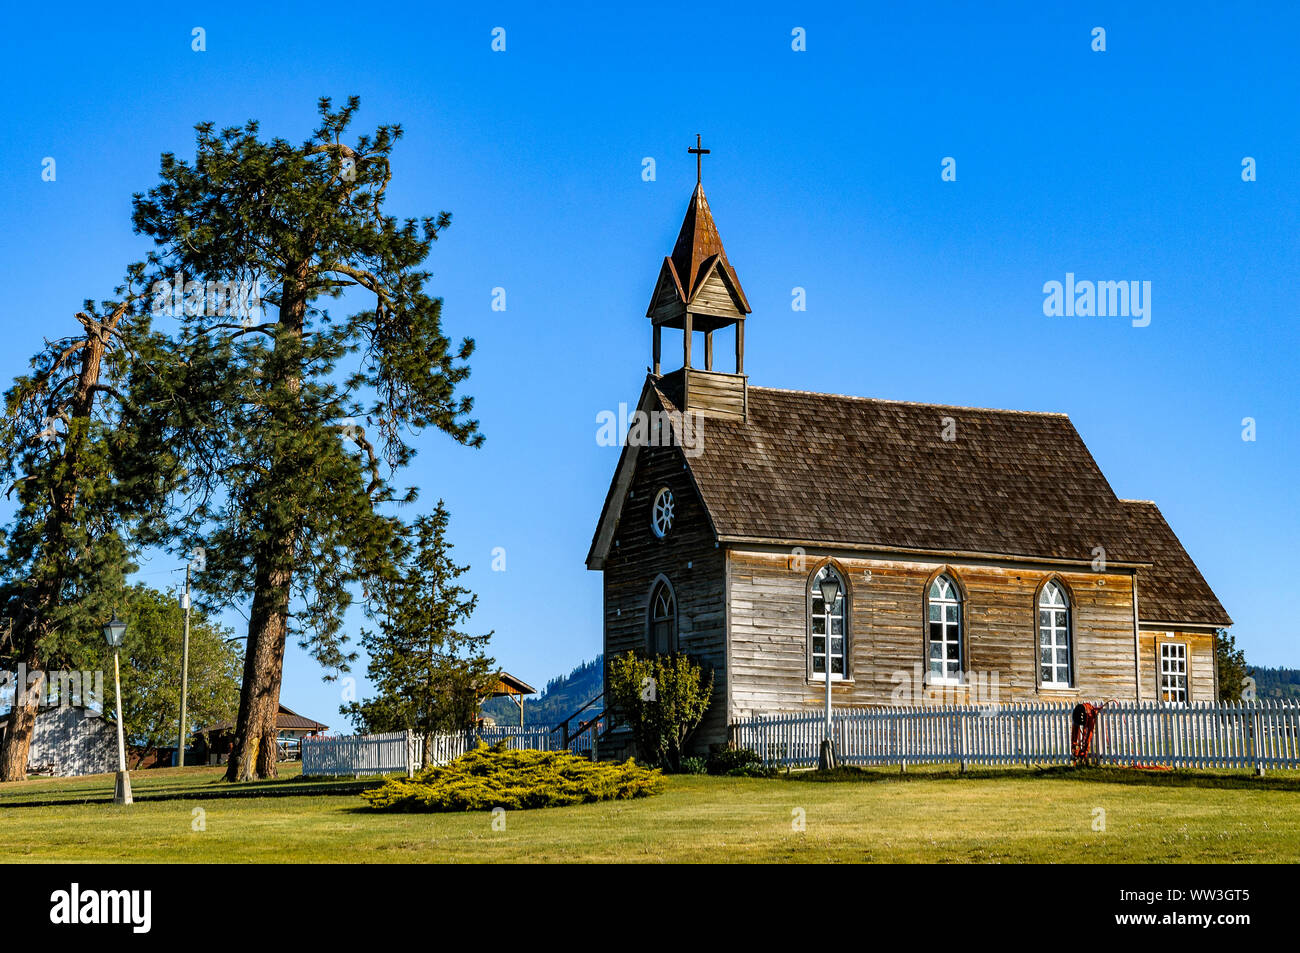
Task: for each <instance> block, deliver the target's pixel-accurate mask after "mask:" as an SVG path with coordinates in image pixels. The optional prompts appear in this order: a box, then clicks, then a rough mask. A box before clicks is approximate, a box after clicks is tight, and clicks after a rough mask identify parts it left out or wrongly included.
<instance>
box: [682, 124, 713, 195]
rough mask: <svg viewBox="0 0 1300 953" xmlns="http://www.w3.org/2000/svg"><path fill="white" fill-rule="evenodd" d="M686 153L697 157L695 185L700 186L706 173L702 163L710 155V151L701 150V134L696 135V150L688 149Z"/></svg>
mask: <svg viewBox="0 0 1300 953" xmlns="http://www.w3.org/2000/svg"><path fill="white" fill-rule="evenodd" d="M686 151H687V152H689V153H690V154H691V155H693V156H695V184H696V185H699V184H700V180H701V178H702V176H703V173H704V169H703V168H702V167H701V165H700V162H701V160H702V159H703V158H704V157H705V156H706V155H708V154H709V151H710V150H708V149H701V148H700V134H699V133H698V132H697V133H696V134H695V148H694V149H687V150H686Z"/></svg>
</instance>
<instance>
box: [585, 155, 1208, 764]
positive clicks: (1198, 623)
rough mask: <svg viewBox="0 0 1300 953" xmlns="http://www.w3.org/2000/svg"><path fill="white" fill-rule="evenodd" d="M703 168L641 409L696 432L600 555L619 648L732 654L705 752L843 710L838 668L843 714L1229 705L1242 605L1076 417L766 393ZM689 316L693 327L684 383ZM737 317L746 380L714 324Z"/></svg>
mask: <svg viewBox="0 0 1300 953" xmlns="http://www.w3.org/2000/svg"><path fill="white" fill-rule="evenodd" d="M691 151H693V152H694V151H695V150H691ZM697 163H698V155H697ZM697 170H698V165H697ZM698 178H699V177H698V174H697V183H696V187H695V192H694V194H693V195H692V196H691V200H690V205H689V207H688V208H687V210H686V218H685V220H684V221H683V222H682V228H681V232H680V234H679V235H678V236H677V242H676V244H675V245H674V247H673V249H672V254H670V255H669V256H668V257H667V258H665V259H664V261H663V264H662V266H661V267H660V269H659V277H658V281H657V282H656V283H655V287H654V293H653V294H652V295H651V298H650V306H649V309H648V310H647V312H646V316H647V317H648V318H649V320H650V327H651V333H652V336H653V355H654V365H653V371H652V373H650V374H649V375H648V377H647V378H646V381H645V385H644V387H643V388H642V391H641V396H640V400H639V403H638V409H639V410H640V411H642V412H644V413H645V414H646V415H647V418H649V419H659V420H665V419H666V420H668V421H670V424H669V425H668V426H670V427H671V428H672V435H675V437H676V439H662V440H654V439H651V440H644V439H640V440H633V439H629V440H628V441H627V442H626V445H625V446H624V447H623V450H622V454H621V456H620V458H619V462H618V467H617V470H616V471H615V473H614V478H613V482H612V484H611V485H610V488H609V492H608V494H607V496H606V498H605V505H604V509H603V510H602V511H601V515H600V521H599V524H598V526H597V529H596V533H595V538H594V539H593V541H592V545H591V550H590V552H589V554H588V556H587V567H588V569H591V570H596V571H599V572H602V573H603V574H604V649H605V658H606V659H607V660H608V659H610V658H612V657H613V656H616V655H619V654H621V653H624V652H629V651H636V652H651V653H654V652H684V653H686V654H688V655H690V656H691V657H693V658H695V659H697V660H699V661H701V662H703V663H704V664H706V665H709V666H711V667H712V669H713V672H714V676H715V682H714V685H715V694H714V699H713V702H712V704H711V706H710V709H709V712H708V714H707V715H706V717H705V721H704V723H703V724H702V725H701V727H700V729H699V730H698V731H697V732H696V736H695V742H696V746H697V747H703V746H705V745H707V744H710V743H717V742H722V741H724V740H725V739H726V730H727V725H728V724H729V723H730V722H732V721H734V720H736V719H741V718H749V717H752V716H754V715H757V714H771V713H777V712H791V711H800V710H805V711H807V710H816V709H819V708H820V707H821V706H822V705H823V704H824V702H823V699H824V694H825V690H826V681H825V680H826V679H827V677H829V678H830V680H831V683H832V684H831V689H832V692H833V698H834V705H835V706H836V707H837V708H839V707H843V706H883V705H890V704H899V703H903V704H923V703H938V704H942V703H945V702H946V703H957V702H961V703H965V702H976V703H987V702H990V701H992V702H998V703H1004V704H1005V703H1014V702H1025V701H1047V700H1053V701H1071V702H1073V701H1075V700H1080V701H1082V700H1089V701H1094V702H1099V701H1103V700H1106V699H1110V698H1115V699H1124V700H1132V699H1142V700H1147V701H1150V700H1160V701H1163V702H1166V703H1169V704H1183V703H1187V702H1191V701H1210V700H1213V699H1214V698H1215V697H1216V694H1217V685H1216V671H1215V652H1214V644H1215V631H1216V629H1219V628H1222V627H1225V626H1228V625H1230V624H1231V620H1230V619H1229V618H1228V615H1227V613H1226V612H1225V611H1224V609H1223V606H1222V605H1220V603H1219V601H1218V599H1217V598H1216V597H1215V595H1214V593H1213V591H1211V589H1210V587H1209V586H1208V585H1207V584H1206V582H1205V580H1204V579H1203V578H1202V576H1201V574H1200V572H1199V571H1198V569H1197V568H1196V565H1195V564H1194V563H1193V562H1192V560H1191V558H1190V557H1189V556H1188V555H1187V552H1186V551H1185V550H1184V549H1183V547H1182V545H1181V544H1180V543H1179V541H1178V537H1177V536H1175V535H1174V533H1173V531H1172V530H1171V529H1170V527H1169V525H1168V523H1166V522H1165V520H1164V517H1163V516H1162V515H1161V513H1160V510H1159V509H1158V508H1157V507H1156V505H1155V504H1154V503H1152V502H1149V501H1145V500H1124V499H1120V498H1119V497H1117V496H1116V495H1115V492H1114V491H1113V490H1112V489H1111V487H1110V484H1109V483H1107V481H1106V478H1105V476H1103V475H1102V473H1101V471H1100V470H1099V469H1098V467H1097V464H1096V462H1095V461H1094V460H1093V458H1092V455H1091V454H1090V453H1089V451H1088V448H1087V446H1085V445H1084V442H1083V440H1082V439H1081V438H1080V436H1079V434H1078V432H1077V431H1076V430H1075V429H1074V426H1073V425H1072V424H1071V423H1070V419H1069V417H1068V416H1066V415H1065V414H1057V413H1037V412H1028V411H1015V410H989V409H982V408H971V407H950V406H943V405H938V404H924V403H912V402H903V401H894V400H876V399H872V398H866V397H849V396H842V395H838V394H818V393H811V392H807V391H797V390H783V389H777V388H767V387H756V386H752V385H751V384H750V383H749V379H748V377H747V376H746V374H745V364H744V360H745V322H746V317H747V315H748V314H749V313H750V307H749V302H748V300H747V299H746V298H745V292H744V290H743V288H742V287H741V284H740V278H739V275H738V274H737V273H736V270H735V269H734V268H733V267H732V265H731V263H730V262H729V261H728V260H727V254H726V252H725V251H724V250H723V247H722V240H721V238H720V237H719V235H718V229H717V226H716V225H715V224H714V220H713V216H712V215H711V213H710V211H709V204H708V201H707V200H706V199H705V197H704V189H703V187H702V185H701V184H700V183H699V181H698ZM665 329H669V330H672V331H680V332H681V349H680V351H676V352H675V353H676V354H680V357H681V361H680V364H681V366H680V367H678V368H676V369H675V370H671V371H669V372H668V373H664V372H663V364H664V361H665V356H664V354H663V350H662V338H663V333H664V331H665ZM732 329H734V340H735V370H734V371H730V370H728V371H723V370H720V369H719V368H718V367H716V366H715V355H714V348H713V342H714V334H715V333H718V332H724V333H730V332H731V331H732ZM694 332H703V334H704V354H703V361H702V362H701V361H700V360H699V355H692V353H691V340H692V336H693V333H694ZM668 363H669V366H671V365H672V364H675V363H677V361H676V359H675V357H673V358H670V359H669V360H668ZM701 363H702V366H698V365H700V364H701ZM656 412H657V416H656ZM692 424H693V426H692ZM828 576H829V577H831V583H832V585H831V586H830V591H832V592H834V591H838V593H839V595H838V596H836V597H834V601H833V603H831V604H827V600H826V598H825V595H824V593H823V588H822V586H821V582H822V581H823V580H826V579H827V578H828ZM833 584H837V585H833ZM828 673H829V674H828ZM977 688H978V691H976V689H977ZM990 694H991V695H992V696H993V697H992V698H990V697H988V696H989V695H990ZM936 699H937V701H936Z"/></svg>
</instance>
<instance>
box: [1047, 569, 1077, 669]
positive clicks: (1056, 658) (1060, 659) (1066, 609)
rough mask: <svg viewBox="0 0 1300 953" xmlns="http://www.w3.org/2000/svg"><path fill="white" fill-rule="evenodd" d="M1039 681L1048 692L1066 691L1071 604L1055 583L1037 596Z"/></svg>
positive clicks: (1051, 583) (1062, 589)
mask: <svg viewBox="0 0 1300 953" xmlns="http://www.w3.org/2000/svg"><path fill="white" fill-rule="evenodd" d="M1038 680H1039V682H1040V683H1041V684H1042V685H1043V686H1045V687H1047V688H1068V687H1070V685H1071V684H1073V683H1072V681H1071V672H1070V600H1069V597H1068V596H1066V594H1065V589H1064V587H1062V586H1061V585H1060V583H1057V582H1049V583H1048V584H1047V585H1045V586H1043V590H1042V592H1040V593H1039V594H1038Z"/></svg>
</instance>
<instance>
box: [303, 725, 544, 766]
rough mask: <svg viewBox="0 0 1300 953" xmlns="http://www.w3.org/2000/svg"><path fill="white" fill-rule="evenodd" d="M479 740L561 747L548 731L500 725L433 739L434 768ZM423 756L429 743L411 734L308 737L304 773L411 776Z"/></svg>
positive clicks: (431, 756) (517, 745)
mask: <svg viewBox="0 0 1300 953" xmlns="http://www.w3.org/2000/svg"><path fill="white" fill-rule="evenodd" d="M479 740H482V741H483V742H484V743H485V744H495V743H496V742H498V741H502V740H505V741H507V742H509V747H511V748H520V749H525V750H530V751H551V750H553V749H554V748H556V747H558V743H557V742H555V740H554V737H553V733H552V731H551V729H549V728H546V727H535V728H533V727H525V728H511V727H507V726H497V727H488V728H481V729H479V730H477V731H457V732H450V733H447V734H436V735H434V736H433V738H432V739H431V742H432V743H431V746H430V750H429V761H430V763H431V764H446V763H447V762H448V761H451V760H453V759H455V758H459V757H460V756H461V755H463V754H465V753H466V752H467V751H469V750H471V749H472V748H473V747H474V745H475V744H477V743H478V741H479ZM423 753H424V738H422V737H421V736H419V735H417V734H415V733H414V732H411V731H393V732H389V733H387V734H382V735H349V736H347V737H342V738H304V739H303V740H302V773H303V775H304V776H310V777H322V776H325V777H342V776H346V775H352V776H353V777H361V776H362V775H368V774H392V773H393V772H396V771H403V772H405V773H406V774H407V776H408V777H409V776H410V775H412V774H414V773H415V771H416V770H417V769H418V768H419V767H420V764H421V757H422V755H423Z"/></svg>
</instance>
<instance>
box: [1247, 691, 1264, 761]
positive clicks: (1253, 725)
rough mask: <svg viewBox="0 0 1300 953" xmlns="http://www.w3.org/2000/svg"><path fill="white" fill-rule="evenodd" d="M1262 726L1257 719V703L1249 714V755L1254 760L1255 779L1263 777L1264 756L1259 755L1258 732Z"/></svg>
mask: <svg viewBox="0 0 1300 953" xmlns="http://www.w3.org/2000/svg"><path fill="white" fill-rule="evenodd" d="M1262 727H1263V724H1262V723H1261V721H1260V718H1259V703H1258V702H1256V703H1255V704H1254V705H1252V706H1251V713H1250V749H1251V751H1250V753H1251V754H1252V755H1253V756H1254V758H1255V777H1257V778H1262V777H1263V776H1264V756H1263V754H1261V753H1260V750H1259V749H1260V730H1261V728H1262Z"/></svg>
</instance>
